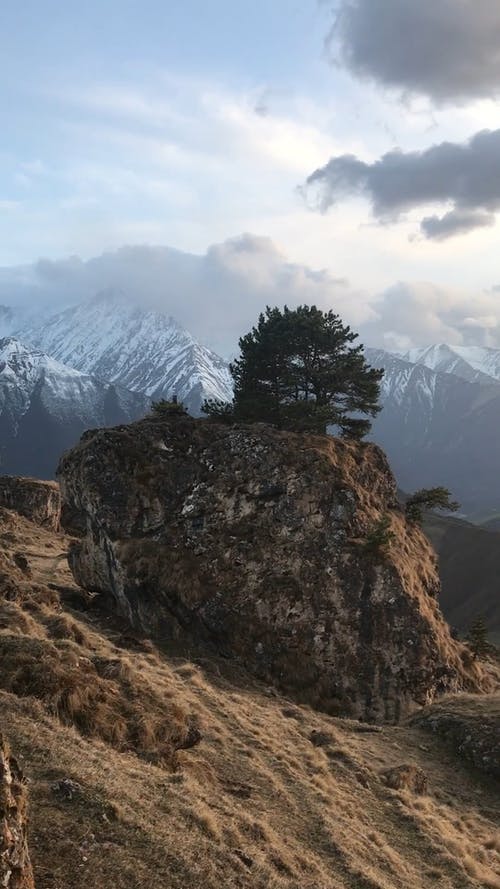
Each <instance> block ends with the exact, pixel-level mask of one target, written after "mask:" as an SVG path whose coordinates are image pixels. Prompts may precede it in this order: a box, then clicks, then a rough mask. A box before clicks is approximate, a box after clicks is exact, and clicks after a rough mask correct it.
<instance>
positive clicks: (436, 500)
mask: <svg viewBox="0 0 500 889" xmlns="http://www.w3.org/2000/svg"><path fill="white" fill-rule="evenodd" d="M450 498H451V494H450V492H449V490H448V488H421V490H420V491H416V492H415V494H412V496H411V497H409V498H408V500H407V501H406V507H405V512H406V518H407V519H409V520H410V521H411V522H416V523H417V524H421V522H422V520H423V513H424V510H426V509H442V510H445V511H446V512H456V511H457V510H458V509H460V504H459V503H457V502H456V501H455V500H451V499H450Z"/></svg>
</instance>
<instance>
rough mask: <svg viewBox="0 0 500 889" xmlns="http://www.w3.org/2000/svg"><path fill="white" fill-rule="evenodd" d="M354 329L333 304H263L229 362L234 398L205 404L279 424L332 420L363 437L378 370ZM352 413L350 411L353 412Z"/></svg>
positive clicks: (320, 427) (214, 410)
mask: <svg viewBox="0 0 500 889" xmlns="http://www.w3.org/2000/svg"><path fill="white" fill-rule="evenodd" d="M356 339H357V334H356V333H353V332H352V331H351V330H350V328H349V327H346V326H344V325H343V324H342V321H341V320H340V318H339V316H338V315H335V314H334V313H333V312H332V311H329V312H322V311H321V310H320V309H318V308H316V306H299V308H298V309H294V310H291V309H288V308H287V307H286V306H285V309H284V310H283V312H282V311H281V310H280V309H278V308H274V309H271V308H269V307H268V308H267V309H266V312H265V313H264V314H261V315H260V317H259V320H258V324H257V326H256V327H254V328H253V329H252V330H251V331H250V332H249V333H248V334H246V336H244V337H242V338H241V339H240V342H239V346H240V352H241V355H240V357H239V358H238V359H237V360H236V361H235V362H233V364H232V365H231V374H232V376H233V379H234V401H233V404H232V405H231V409H230V410H229V411H228V407H227V405H223V404H222V403H220V402H213V401H212V402H208V403H206V404H205V406H204V411H205V413H207V414H208V415H210V416H212V417H216V418H218V419H223V420H224V419H225V420H228V419H233V420H236V421H242V422H255V421H262V422H266V423H271V424H273V425H274V426H277V427H278V428H280V429H294V430H299V431H313V432H325V431H326V429H327V427H328V426H335V427H337V429H338V430H339V431H340V432H341V434H343V435H345V436H347V437H356V438H362V437H363V435H365V434H366V433H367V432H368V431H369V429H370V425H371V424H370V421H369V420H367V419H362V418H360V417H359V416H357V415H359V414H364V415H368V416H371V417H373V416H375V415H376V414H377V413H378V411H379V410H380V407H379V404H378V398H379V390H380V385H379V384H380V380H381V379H382V375H383V371H380V370H375V369H374V368H371V367H370V366H369V365H368V364H367V362H366V360H365V357H364V355H363V347H362V346H360V345H359V346H353V345H352V344H353V343H354V341H355V340H356ZM353 415H354V416H353Z"/></svg>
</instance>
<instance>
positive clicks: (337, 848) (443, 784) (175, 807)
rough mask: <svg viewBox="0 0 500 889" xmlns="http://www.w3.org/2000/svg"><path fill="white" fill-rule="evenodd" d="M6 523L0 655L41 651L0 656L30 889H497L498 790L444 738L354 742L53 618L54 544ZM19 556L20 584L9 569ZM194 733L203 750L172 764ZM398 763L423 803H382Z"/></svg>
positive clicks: (355, 734)
mask: <svg viewBox="0 0 500 889" xmlns="http://www.w3.org/2000/svg"><path fill="white" fill-rule="evenodd" d="M0 520H1V521H2V527H3V534H2V531H1V530H0V537H2V538H3V539H2V540H1V543H2V546H3V550H4V552H5V553H6V556H5V558H4V565H3V573H2V571H0V582H2V586H3V589H4V591H5V592H6V593H7V596H8V597H10V599H11V600H12V598H13V597H16V601H4V602H3V603H2V600H1V599H0V603H1V612H0V655H1V653H2V646H3V651H4V652H5V650H7V652H10V651H11V650H12V646H13V640H12V637H13V636H15V640H14V642H15V641H16V640H17V645H18V646H19V649H20V650H22V651H23V652H26V651H30V650H31V649H30V644H31V643H32V642H33V640H34V641H35V645H34V647H33V663H31V664H30V669H29V670H26V665H24V667H23V669H22V670H20V669H18V666H16V663H15V659H13V658H12V657H11V655H9V656H8V657H4V662H3V668H2V669H1V672H0V689H3V690H0V708H1V710H0V712H1V713H2V720H1V722H2V730H4V731H5V732H6V734H7V735H8V736H9V738H10V741H11V744H12V746H13V747H14V748H15V750H16V752H17V753H18V754H19V755H20V756H21V757H22V763H23V765H24V769H25V771H26V773H27V774H28V775H29V777H30V779H31V785H30V795H31V810H32V825H31V835H30V846H31V850H32V856H33V861H34V866H35V873H36V877H37V887H38V889H83V887H89V886H91V887H99V889H108V887H109V889H125V887H127V889H135V887H137V889H139V887H141V889H144V887H148V889H160V887H161V889H165V887H169V889H181V887H182V889H198V887H200V889H201V887H203V889H219V887H221V886H224V887H225V889H226V887H227V889H232V887H241V889H247V887H248V889H268V887H269V889H313V887H314V889H334V887H345V889H347V887H349V889H424V887H425V889H429V887H434V886H436V887H440V889H461V887H463V889H466V887H467V889H480V887H481V889H483V887H500V838H499V837H498V833H496V829H497V828H498V823H499V818H500V803H499V797H498V789H497V788H495V787H493V786H492V785H491V782H490V781H488V780H487V779H486V778H483V777H482V776H481V775H479V774H476V773H473V772H471V771H468V770H467V769H466V767H465V766H464V765H462V764H461V763H460V762H459V761H458V760H457V759H456V757H455V755H454V754H453V752H452V751H451V750H448V749H447V748H446V747H445V746H444V745H443V744H442V742H441V741H440V740H439V739H438V738H435V737H433V736H432V735H430V736H429V735H428V734H426V733H424V732H422V731H421V730H419V729H415V728H410V727H409V726H401V727H397V728H395V727H386V728H383V729H382V730H380V731H364V730H363V728H366V727H363V726H360V725H359V724H358V723H351V722H349V721H346V720H339V719H331V718H328V717H325V716H322V715H321V714H318V713H315V712H313V711H312V710H309V709H308V708H307V707H298V706H296V705H294V704H292V703H290V702H289V701H287V700H285V699H283V698H281V697H279V696H278V695H276V694H275V693H274V692H273V690H270V689H265V688H263V687H262V686H259V685H258V684H257V683H255V682H253V681H252V680H251V679H249V678H248V677H247V676H246V675H244V674H240V673H238V672H237V671H236V670H235V669H234V668H232V667H231V665H228V664H227V662H214V661H210V662H208V661H207V662H206V661H203V660H202V661H199V662H197V663H192V662H190V661H189V660H188V659H186V658H183V657H180V656H179V657H167V656H166V655H165V654H164V653H162V652H160V651H158V650H156V649H154V648H153V647H152V646H150V645H148V644H147V643H146V644H142V643H141V642H140V641H137V640H134V639H131V638H130V637H128V636H127V635H126V634H124V629H123V627H122V626H120V625H119V624H117V623H116V622H115V621H114V620H113V619H111V618H105V617H103V616H100V615H99V614H98V612H96V611H95V610H92V609H91V610H87V611H85V610H81V608H80V607H73V609H71V608H70V607H69V605H64V604H63V605H61V604H60V603H59V596H58V593H57V591H55V590H53V589H52V590H51V589H50V588H49V587H48V583H50V582H54V581H55V582H56V583H57V585H58V586H59V587H60V588H61V589H62V590H63V591H64V589H65V588H66V591H65V592H63V596H62V597H63V600H66V601H73V605H75V604H76V603H77V601H78V596H77V595H75V591H74V590H73V591H72V581H71V579H70V577H69V574H68V572H67V568H66V565H65V557H64V554H65V547H66V541H65V540H64V538H62V537H56V536H55V535H53V534H50V533H49V532H47V531H43V530H41V529H39V528H35V527H34V526H32V525H30V524H29V523H28V522H26V521H25V520H22V519H20V518H18V517H15V516H14V515H12V514H10V515H9V514H8V513H6V512H3V513H2V514H1V515H0ZM15 552H18V553H22V554H25V555H26V556H27V558H28V561H29V563H30V566H31V570H32V575H31V577H29V578H27V577H26V576H24V578H23V576H22V574H21V573H19V572H18V571H17V570H16V569H15V568H13V567H12V562H11V556H12V554H14V553H15ZM1 568H2V566H1V565H0V569H1ZM16 591H17V592H16ZM30 640H31V642H30ZM40 646H41V647H40ZM14 647H15V646H14ZM58 658H60V662H61V665H62V667H64V665H65V664H66V663H67V662H68V659H69V660H70V661H71V670H72V671H74V672H75V679H74V685H73V687H72V693H71V694H70V695H69V696H68V695H66V696H64V695H63V696H61V695H58V694H57V690H56V689H55V688H54V686H53V685H51V684H50V683H48V684H47V682H46V681H45V679H44V677H47V676H53V674H54V672H55V673H56V674H57V675H58V671H57V670H56V669H55V667H54V666H53V665H54V664H56V665H57V662H58V660H57V659H58ZM51 664H52V667H51V666H50V665H51ZM96 664H97V667H98V669H99V673H98V674H96V672H95V670H96V667H95V665H96ZM47 665H49V666H47ZM78 669H80V670H81V677H82V680H81V683H79V682H78V681H77V677H78V673H77V671H78ZM37 671H39V673H40V682H39V683H38V684H35V685H33V682H34V680H33V674H34V673H35V675H36V673H37ZM62 672H63V673H64V670H62ZM96 676H97V678H96ZM42 679H43V680H44V681H42ZM97 682H98V683H101V684H102V685H100V686H99V695H98V696H97V698H96V697H95V696H94V697H93V698H92V694H91V692H92V688H93V689H94V692H95V685H96V683H97ZM23 688H24V691H27V690H29V691H33V690H34V691H35V693H36V694H37V696H38V699H36V698H34V697H33V696H30V697H26V696H23ZM47 689H48V690H47ZM82 689H83V690H85V689H90V692H88V693H87V694H86V693H85V691H83V692H82ZM88 694H91V697H90V698H89V697H88ZM452 705H453V702H451V703H450V706H452ZM475 706H481V707H483V706H484V707H486V708H487V707H488V699H487V698H486V699H476V700H475ZM96 708H97V710H98V717H97V716H96V715H95V712H94V715H92V709H93V711H95V710H96ZM75 723H77V724H78V725H79V726H80V731H77V730H76V728H75V727H74V726H75ZM113 723H117V724H118V726H119V728H118V729H117V730H116V731H112V730H111V728H112V724H113ZM191 723H196V725H197V726H199V728H200V729H201V731H202V734H203V739H202V741H201V743H200V744H199V745H198V746H196V747H193V748H192V749H190V750H178V751H176V750H175V747H176V746H178V745H179V743H181V742H182V738H183V737H185V734H186V731H187V729H188V727H189V725H190V724H191ZM314 730H316V731H318V732H321V733H323V735H324V737H323V738H322V739H321V740H322V741H323V742H324V743H323V746H316V745H315V744H314V743H312V741H311V732H313V731H314ZM402 763H413V764H415V765H418V766H420V767H421V768H423V769H424V770H425V772H426V773H427V775H428V778H429V793H428V795H426V796H422V797H417V796H414V795H412V794H410V793H407V792H395V791H391V790H389V789H388V788H387V787H385V785H384V783H383V782H382V781H381V779H380V772H381V770H383V769H386V768H388V767H390V766H397V765H400V764H402ZM61 778H70V779H71V780H73V781H76V782H78V783H79V785H80V786H81V790H80V792H79V793H78V794H77V795H76V796H75V798H74V799H73V800H67V799H64V798H63V797H61V796H60V795H58V794H57V793H54V791H53V790H52V785H53V784H54V782H56V781H58V780H60V779H61Z"/></svg>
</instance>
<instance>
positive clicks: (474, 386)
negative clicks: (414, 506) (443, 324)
mask: <svg viewBox="0 0 500 889" xmlns="http://www.w3.org/2000/svg"><path fill="white" fill-rule="evenodd" d="M460 352H461V354H460V355H458V353H457V354H455V350H454V349H453V348H452V347H449V346H434V347H432V348H431V349H427V350H419V351H418V352H412V353H409V355H407V356H405V357H402V356H398V355H393V354H391V353H389V352H384V351H381V350H374V349H367V350H366V356H367V359H368V361H369V362H370V364H372V365H373V366H374V367H383V368H384V370H385V375H384V378H383V381H382V387H381V401H382V405H383V410H382V411H381V413H380V414H379V416H378V417H377V418H376V420H375V421H374V424H373V428H372V433H371V437H372V439H373V440H374V441H376V442H378V443H379V444H380V445H381V446H382V447H383V448H384V450H385V451H386V452H387V454H388V456H389V459H390V461H391V465H392V467H393V469H394V472H395V474H396V477H397V478H398V482H399V484H400V486H401V488H403V490H406V491H412V490H415V489H416V488H420V487H432V486H434V485H444V486H446V487H448V488H450V490H451V491H452V492H453V495H454V496H455V497H456V498H457V499H458V500H460V502H461V503H462V505H463V509H464V512H465V513H466V514H467V515H469V516H474V515H475V514H479V513H480V512H481V513H485V514H486V513H488V512H492V513H493V514H495V513H496V512H499V513H500V452H499V441H500V381H499V379H497V378H496V377H494V376H493V374H494V373H498V374H499V377H500V351H496V350H493V349H491V350H490V349H484V350H479V349H471V350H467V349H465V348H461V349H460ZM469 352H470V354H469ZM410 356H411V357H412V359H414V360H413V361H410V360H409V357H410ZM480 359H484V360H480ZM428 365H431V366H428ZM435 367H441V368H448V369H447V370H435V369H433V368H435ZM452 367H453V370H451V368H452ZM487 370H488V372H486V371H487ZM468 378H469V379H468Z"/></svg>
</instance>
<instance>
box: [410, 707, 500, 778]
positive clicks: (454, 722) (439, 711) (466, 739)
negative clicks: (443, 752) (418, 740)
mask: <svg viewBox="0 0 500 889" xmlns="http://www.w3.org/2000/svg"><path fill="white" fill-rule="evenodd" d="M413 724H414V725H416V726H419V728H423V729H425V730H426V731H429V732H432V733H433V734H435V735H436V736H438V737H440V738H443V740H444V741H446V742H447V743H448V744H449V745H451V747H452V748H453V749H454V750H455V751H456V753H457V754H458V755H459V757H460V758H461V759H463V760H465V762H467V763H469V765H472V766H475V768H477V769H479V770H480V771H482V772H486V774H487V775H489V776H490V777H492V778H496V779H497V780H500V697H499V696H498V694H496V695H488V696H485V697H484V698H477V697H472V696H470V695H461V696H460V697H456V698H454V697H452V698H449V699H446V700H444V701H442V702H439V703H436V704H434V705H433V706H431V707H426V708H425V709H424V710H422V711H421V712H420V713H419V714H418V715H417V716H415V717H414V718H413Z"/></svg>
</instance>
